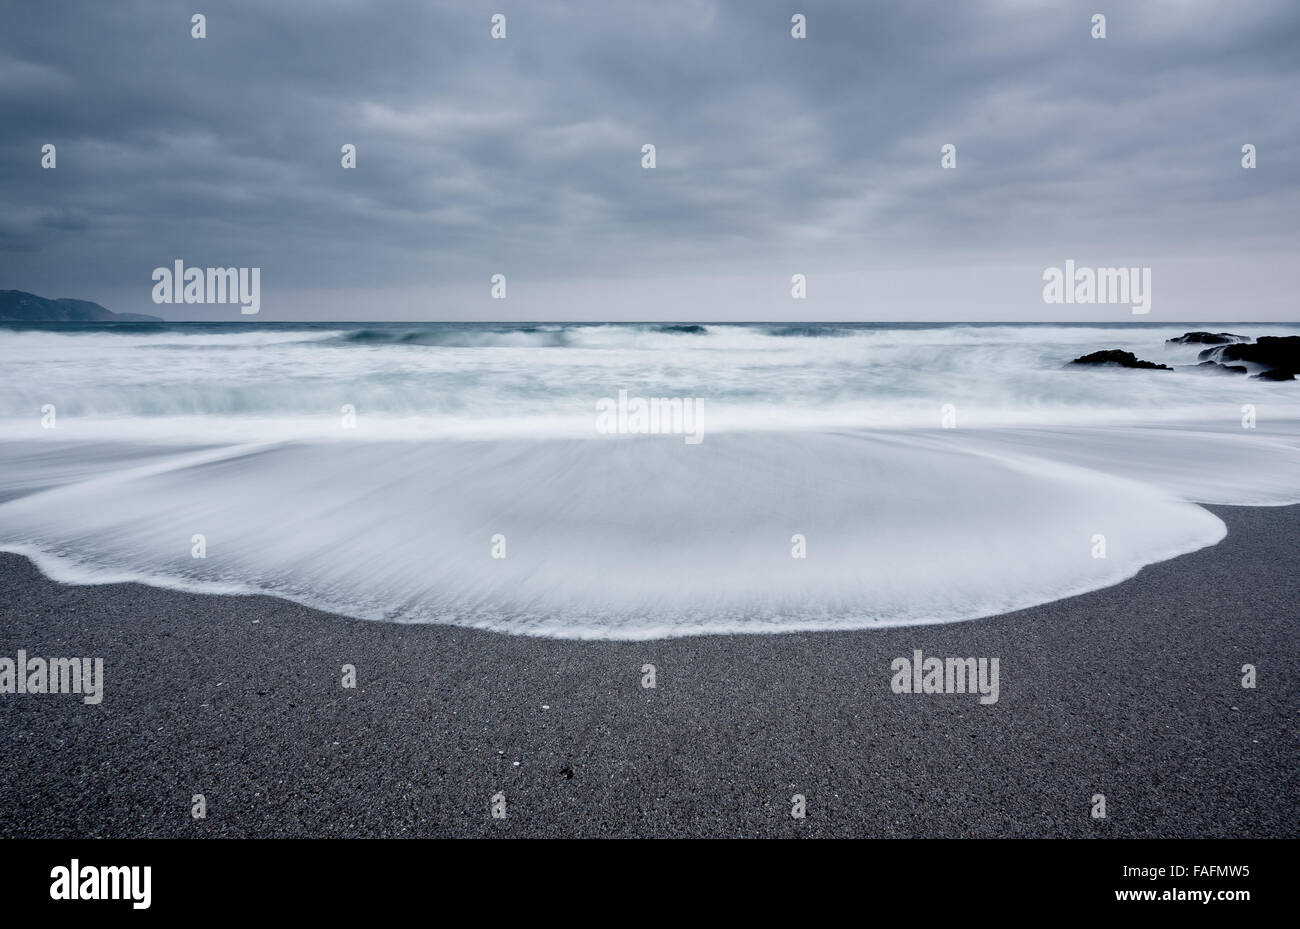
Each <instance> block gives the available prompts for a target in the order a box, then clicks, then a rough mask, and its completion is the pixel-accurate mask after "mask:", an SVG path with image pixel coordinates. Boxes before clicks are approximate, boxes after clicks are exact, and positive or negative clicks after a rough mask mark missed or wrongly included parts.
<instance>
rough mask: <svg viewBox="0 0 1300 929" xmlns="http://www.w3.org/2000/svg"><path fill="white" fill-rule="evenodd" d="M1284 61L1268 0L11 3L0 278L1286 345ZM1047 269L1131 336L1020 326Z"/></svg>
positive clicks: (40, 283) (141, 291)
mask: <svg viewBox="0 0 1300 929" xmlns="http://www.w3.org/2000/svg"><path fill="white" fill-rule="evenodd" d="M195 12H200V13H202V14H203V15H204V16H205V17H206V32H207V35H206V37H205V38H201V39H200V38H193V37H192V35H191V30H192V24H191V15H192V14H193V13H195ZM1097 12H1101V13H1103V14H1105V16H1106V37H1105V38H1104V39H1099V38H1094V37H1093V35H1092V32H1093V30H1094V26H1093V23H1092V18H1093V14H1094V13H1097ZM496 13H500V14H503V15H504V16H505V23H506V36H505V38H501V39H498V38H493V37H492V35H491V30H492V17H493V15H494V14H496ZM796 13H801V14H803V15H804V16H805V17H806V32H807V37H806V38H802V39H796V38H793V37H792V35H791V30H792V28H793V27H792V22H791V18H792V16H793V15H794V14H796ZM1297 49H1300V3H1297V2H1295V0H1276V2H1273V0H1238V2H1233V3H1222V2H1217V0H1216V2H1210V0H1149V2H1143V3H1140V4H1139V3H1132V2H1127V0H1126V2H1123V3H1116V2H1114V0H1089V2H1087V3H1075V2H1046V0H1044V2H1034V0H987V2H969V3H967V2H960V3H959V2H953V0H941V2H926V0H906V2H902V0H895V2H862V0H859V2H840V3H825V2H815V3H809V2H805V0H781V2H768V0H713V2H711V0H659V2H654V3H630V2H615V0H592V2H586V0H574V2H559V0H555V2H540V0H528V2H520V0H483V2H479V0H458V2H437V0H433V2H429V0H425V2H403V0H394V2H362V0H276V2H274V3H270V2H266V0H193V2H192V3H191V4H189V5H183V4H178V3H175V2H166V0H121V2H111V3H106V2H102V0H95V2H89V0H87V2H68V0H59V2H44V3H23V4H19V3H11V4H5V6H4V8H3V12H0V126H3V130H2V131H0V204H2V205H3V209H2V210H0V289H20V290H27V291H32V292H34V293H37V294H40V295H42V296H46V297H77V298H81V299H88V300H94V301H96V302H99V303H102V304H103V305H105V306H107V307H109V308H110V309H113V310H117V311H119V312H143V313H153V314H155V315H161V316H165V317H167V318H170V319H230V320H239V319H242V320H244V321H249V320H250V319H251V320H265V321H275V320H291V319H323V320H409V319H427V320H438V319H458V320H525V319H527V320H541V319H547V320H637V319H646V320H651V319H672V320H773V319H781V320H786V319H789V320H918V321H919V320H1049V321H1050V320H1112V321H1120V322H1123V321H1130V320H1131V321H1140V322H1160V321H1163V320H1169V321H1184V320H1189V321H1190V320H1221V321H1233V320H1240V321H1265V320H1284V321H1295V320H1300V307H1298V306H1297V302H1298V298H1297V292H1296V288H1295V287H1294V284H1293V281H1294V277H1295V275H1296V274H1297V273H1300V262H1297V261H1296V246H1297V244H1298V243H1300V235H1298V233H1300V106H1297V100H1298V99H1300V54H1297ZM647 143H649V144H653V145H654V146H655V167H653V168H651V169H647V168H645V167H643V164H642V147H643V145H645V144H647ZM46 144H52V145H54V146H55V147H56V158H57V162H56V166H55V167H54V168H53V169H47V168H43V167H42V166H41V160H42V146H44V145H46ZM345 144H352V145H355V146H356V168H355V169H345V168H343V167H342V165H341V158H342V155H341V153H340V149H341V147H342V146H343V145H345ZM948 144H951V145H953V146H955V149H956V166H955V167H954V168H951V169H945V168H943V167H942V166H941V149H942V147H943V146H944V145H948ZM1245 144H1251V145H1254V146H1255V150H1256V158H1257V162H1256V164H1257V166H1256V167H1255V168H1254V169H1245V168H1243V167H1242V157H1243V156H1242V146H1243V145H1245ZM176 260H182V261H184V262H185V264H186V265H187V266H198V267H249V268H252V267H256V268H260V269H261V271H260V275H261V312H260V313H259V314H258V315H257V316H255V317H249V316H241V314H240V313H239V307H238V306H232V305H225V304H217V305H184V304H181V305H175V304H173V305H156V304H155V303H154V302H153V300H152V292H153V286H154V283H153V279H152V273H153V270H154V269H155V268H157V267H168V268H170V267H172V265H173V263H174V262H175V261H176ZM1067 260H1072V261H1074V262H1075V264H1076V265H1078V266H1087V267H1118V266H1123V267H1149V268H1151V269H1152V271H1151V275H1152V294H1151V297H1152V299H1151V312H1150V313H1149V314H1147V315H1144V316H1138V315H1133V314H1132V313H1131V311H1130V308H1129V307H1128V306H1125V305H1080V304H1074V305H1068V306H1065V305H1052V304H1046V303H1045V302H1044V300H1043V287H1044V283H1043V272H1044V270H1045V269H1047V268H1049V267H1063V266H1064V264H1065V262H1066V261H1067ZM496 274H502V275H505V280H506V297H505V299H494V298H493V297H492V285H491V280H492V277H493V275H496ZM795 274H803V275H805V277H806V281H807V285H806V286H807V297H806V298H805V299H801V300H796V299H794V298H792V296H791V287H792V284H791V277H792V275H795Z"/></svg>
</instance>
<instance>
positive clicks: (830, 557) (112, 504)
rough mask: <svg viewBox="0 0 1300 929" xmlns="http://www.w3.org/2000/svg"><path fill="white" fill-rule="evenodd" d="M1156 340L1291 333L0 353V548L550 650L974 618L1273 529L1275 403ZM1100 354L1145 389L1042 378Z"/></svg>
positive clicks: (1, 338)
mask: <svg viewBox="0 0 1300 929" xmlns="http://www.w3.org/2000/svg"><path fill="white" fill-rule="evenodd" d="M1191 329H1210V330H1213V331H1220V330H1228V331H1232V332H1237V333H1241V334H1244V335H1248V336H1251V337H1259V336H1262V335H1297V334H1300V326H1297V325H1278V324H1248V323H1232V324H1207V323H1194V324H1153V323H1125V324H1117V325H1102V324H1069V325H1055V324H892V323H891V324H884V323H873V324H842V323H827V324H810V323H788V324H781V323H753V324H691V323H683V324H668V323H644V324H621V323H608V324H577V323H574V324H562V323H546V324H541V323H538V324H467V323H304V324H280V323H263V322H247V323H244V322H241V323H160V324H100V325H77V324H59V325H48V326H12V325H11V326H7V327H0V380H3V383H4V384H5V389H4V391H3V392H2V393H0V501H3V502H0V549H4V550H9V551H17V552H21V553H23V554H27V555H29V556H31V557H32V558H34V559H35V560H36V562H37V563H38V564H39V565H40V567H41V568H42V570H43V571H45V572H46V573H47V574H49V575H50V576H52V577H54V578H55V579H57V580H60V581H65V582H70V583H105V582H112V581H121V580H137V581H142V582H144V583H149V584H156V585H161V586H166V587H174V588H180V589H185V590H194V591H211V592H221V593H269V594H274V595H277V596H281V597H286V598H289V599H292V600H295V601H298V602H301V603H305V604H308V605H311V606H316V607H319V608H322V609H325V610H329V611H333V612H336V613H341V614H345V615H350V616H356V617H361V618H368V619H376V620H387V621H396V622H439V623H453V624H460V625H466V626H473V627H478V628H487V629H494V630H499V631H501V632H506V633H517V634H528V635H544V636H558V637H566V638H603V639H651V638H659V637H669V636H680V635H699V634H710V633H717V634H736V633H770V632H785V631H795V630H818V629H854V628H869V627H873V626H896V625H912V624H923V623H936V622H952V621H958V620H969V619H977V618H979V617H984V616H989V615H995V614H998V613H1003V612H1007V611H1009V610H1013V609H1018V608H1022V607H1028V606H1032V605H1035V604H1038V603H1043V602H1047V601H1050V600H1055V599H1059V598H1061V597H1065V596H1070V595H1072V594H1077V593H1082V592H1084V591H1088V590H1093V589H1097V588H1099V587H1105V586H1109V585H1112V584H1115V583H1117V582H1119V581H1121V580H1123V579H1125V578H1127V577H1131V576H1132V575H1133V574H1134V573H1136V572H1137V571H1138V570H1140V569H1141V568H1142V567H1143V566H1144V565H1147V564H1151V563H1153V562H1156V561H1160V560H1164V559H1167V558H1172V557H1174V556H1177V555H1179V554H1182V553H1185V552H1189V551H1193V550H1196V549H1198V548H1201V547H1204V546H1207V545H1212V544H1214V543H1215V542H1217V541H1219V540H1220V539H1221V538H1222V537H1223V535H1224V532H1225V529H1224V527H1223V523H1222V522H1221V521H1220V520H1219V519H1218V518H1217V517H1215V516H1214V515H1212V514H1211V513H1209V512H1208V511H1206V510H1205V509H1203V508H1202V507H1200V506H1197V504H1198V503H1211V504H1239V505H1253V506H1270V505H1283V504H1290V503H1296V502H1300V384H1297V383H1295V382H1281V383H1276V382H1269V381H1264V380H1259V379H1255V378H1251V377H1246V376H1241V375H1224V374H1209V373H1205V372H1204V371H1203V370H1196V369H1195V368H1194V366H1195V364H1196V361H1197V352H1198V351H1199V350H1200V349H1203V348H1204V347H1205V346H1202V345H1168V344H1166V341H1165V340H1166V339H1168V338H1171V337H1173V336H1176V335H1180V334H1182V333H1183V332H1186V331H1188V330H1191ZM1113 348H1119V349H1126V350H1129V351H1132V352H1134V353H1135V354H1136V355H1137V356H1138V357H1139V358H1143V359H1147V360H1150V361H1153V362H1159V363H1163V364H1168V365H1171V366H1174V368H1175V369H1174V370H1173V371H1143V370H1125V369H1119V368H1093V367H1081V366H1068V365H1067V363H1068V362H1069V361H1070V360H1071V359H1072V358H1074V357H1076V356H1079V355H1082V354H1086V353H1088V352H1092V351H1096V350H1099V349H1113ZM619 398H622V406H621V407H620V409H621V410H622V411H623V412H621V413H620V414H619V416H618V417H617V418H607V419H605V420H604V421H603V422H602V421H601V419H600V416H601V413H600V411H601V410H602V409H604V410H609V409H612V408H613V406H614V405H615V403H616V401H619ZM627 398H631V401H630V402H631V403H632V405H633V406H634V407H635V403H636V402H637V401H638V399H641V400H644V401H647V402H648V401H650V400H653V399H659V398H662V399H665V400H669V401H681V404H682V406H680V407H678V409H681V408H683V407H684V409H685V410H686V411H687V412H688V413H689V414H690V415H692V416H693V428H694V429H695V431H696V432H697V433H698V434H697V436H696V438H697V439H698V440H697V441H687V439H689V438H690V436H689V435H688V434H687V433H689V432H690V430H689V429H686V430H682V429H677V430H665V431H662V432H658V433H649V434H642V433H638V432H637V429H636V425H635V411H634V412H633V414H632V417H631V420H632V421H631V422H629V417H628V415H627V407H628V400H627ZM667 409H668V408H667V407H665V410H667ZM665 415H667V414H665Z"/></svg>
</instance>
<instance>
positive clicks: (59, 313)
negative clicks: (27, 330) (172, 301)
mask: <svg viewBox="0 0 1300 929" xmlns="http://www.w3.org/2000/svg"><path fill="white" fill-rule="evenodd" d="M162 321H163V320H162V318H161V317H159V316H147V315H145V314H144V313H114V312H113V311H112V310H106V309H104V307H102V306H100V305H99V304H98V303H91V302H90V301H89V300H71V299H68V298H67V297H62V298H60V299H58V300H47V299H46V298H45V297H38V296H36V294H29V293H27V292H26V291H24V290H0V322H5V323H160V322H162Z"/></svg>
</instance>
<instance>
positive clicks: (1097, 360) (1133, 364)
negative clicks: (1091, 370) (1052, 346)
mask: <svg viewBox="0 0 1300 929" xmlns="http://www.w3.org/2000/svg"><path fill="white" fill-rule="evenodd" d="M1070 364H1075V365H1107V364H1115V365H1119V366H1120V367H1121V368H1146V369H1150V370H1152V371H1172V370H1173V368H1171V367H1169V365H1158V364H1156V363H1155V362H1152V361H1142V360H1141V359H1140V358H1138V357H1137V356H1136V355H1134V354H1133V353H1132V352H1125V351H1121V350H1120V349H1118V348H1112V349H1111V350H1109V351H1105V352H1093V353H1092V354H1090V355H1081V356H1079V357H1078V358H1076V359H1074V361H1072V362H1070Z"/></svg>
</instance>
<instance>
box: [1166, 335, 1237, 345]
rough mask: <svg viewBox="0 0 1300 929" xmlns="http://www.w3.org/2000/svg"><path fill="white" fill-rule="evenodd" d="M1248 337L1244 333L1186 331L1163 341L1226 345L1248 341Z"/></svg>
mask: <svg viewBox="0 0 1300 929" xmlns="http://www.w3.org/2000/svg"><path fill="white" fill-rule="evenodd" d="M1249 341H1250V337H1249V336H1244V335H1233V334H1232V333H1231V332H1188V333H1186V334H1185V335H1180V336H1177V337H1175V338H1172V339H1165V342H1167V343H1168V342H1173V343H1176V344H1178V345H1193V344H1199V345H1226V344H1228V343H1229V342H1249Z"/></svg>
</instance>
